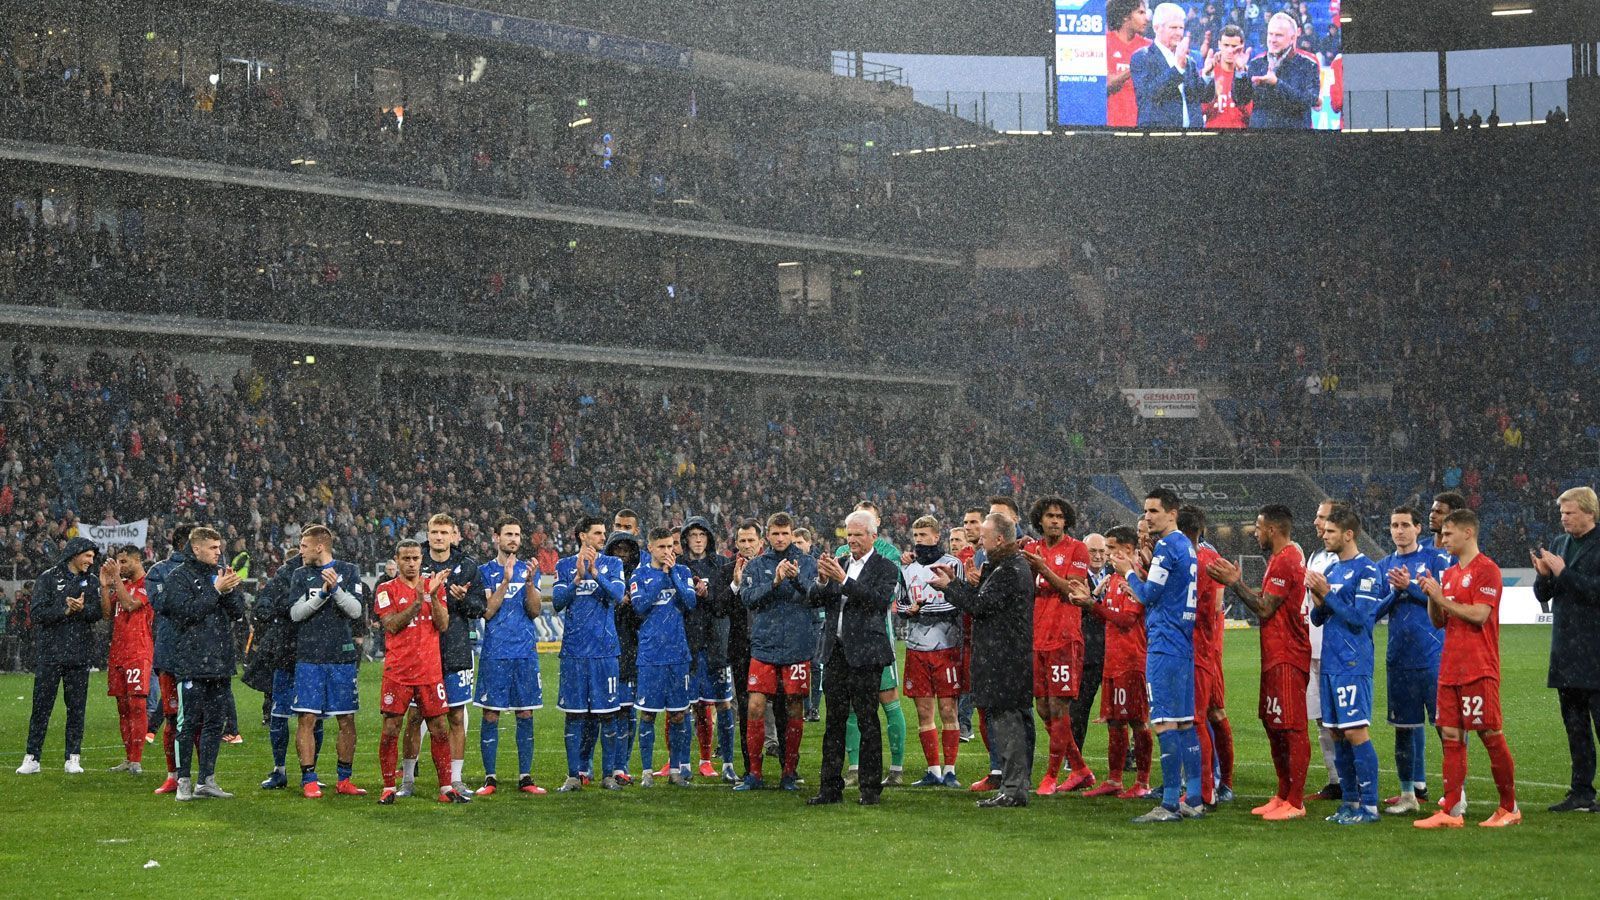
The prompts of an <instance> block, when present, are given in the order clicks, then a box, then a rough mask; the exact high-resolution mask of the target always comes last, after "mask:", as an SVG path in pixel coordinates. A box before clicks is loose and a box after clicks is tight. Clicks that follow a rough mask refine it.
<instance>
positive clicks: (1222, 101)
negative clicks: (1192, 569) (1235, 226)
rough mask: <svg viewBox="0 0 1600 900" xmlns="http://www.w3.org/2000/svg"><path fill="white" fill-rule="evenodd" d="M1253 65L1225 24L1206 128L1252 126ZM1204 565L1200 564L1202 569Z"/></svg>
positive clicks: (1209, 60) (1213, 60)
mask: <svg viewBox="0 0 1600 900" xmlns="http://www.w3.org/2000/svg"><path fill="white" fill-rule="evenodd" d="M1249 65H1250V55H1249V51H1248V50H1246V49H1245V46H1244V32H1243V31H1242V30H1240V28H1239V26H1237V25H1225V26H1223V28H1222V35H1221V37H1219V38H1218V39H1217V49H1216V50H1215V51H1214V52H1211V53H1210V54H1209V55H1208V56H1207V57H1206V72H1207V73H1208V74H1210V75H1211V76H1212V77H1213V79H1214V82H1215V84H1216V96H1215V97H1213V98H1212V99H1210V100H1207V101H1206V102H1205V103H1202V104H1201V105H1200V111H1201V112H1203V113H1204V114H1205V117H1206V127H1207V128H1243V127H1245V126H1246V125H1248V124H1249V123H1250V102H1251V100H1252V99H1254V97H1255V92H1254V87H1253V85H1252V84H1251V83H1250V79H1249V77H1241V78H1235V77H1234V75H1235V73H1241V74H1242V73H1243V72H1244V71H1245V70H1246V69H1247V68H1248V67H1249ZM1204 567H1205V564H1204V563H1202V564H1201V568H1202V569H1203V568H1204Z"/></svg>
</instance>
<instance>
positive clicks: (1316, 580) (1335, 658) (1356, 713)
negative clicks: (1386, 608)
mask: <svg viewBox="0 0 1600 900" xmlns="http://www.w3.org/2000/svg"><path fill="white" fill-rule="evenodd" d="M1360 533H1361V517H1360V516H1358V515H1356V514H1355V511H1354V510H1352V509H1350V507H1348V506H1344V505H1342V504H1340V505H1336V506H1335V507H1334V508H1333V509H1332V510H1330V511H1329V513H1328V516H1327V519H1326V521H1324V522H1323V523H1322V545H1323V547H1325V548H1326V549H1327V550H1328V552H1329V553H1332V554H1333V555H1334V556H1335V557H1336V561H1335V562H1334V563H1333V565H1331V566H1329V567H1328V570H1327V572H1325V573H1323V572H1307V573H1306V588H1307V589H1308V590H1310V591H1311V602H1312V609H1311V619H1312V621H1313V622H1315V623H1316V624H1318V625H1321V626H1322V675H1321V689H1322V723H1323V725H1325V726H1326V727H1328V728H1331V729H1333V730H1334V732H1335V733H1336V739H1337V741H1338V743H1337V744H1336V745H1335V747H1334V762H1335V764H1336V765H1337V766H1338V770H1339V781H1340V789H1341V794H1342V796H1343V799H1344V802H1343V803H1342V804H1341V805H1340V806H1339V811H1338V812H1336V813H1334V814H1333V815H1331V816H1329V817H1328V821H1329V822H1334V823H1336V824H1339V825H1367V824H1371V823H1373V822H1377V821H1378V820H1379V816H1378V751H1377V750H1376V749H1374V748H1373V746H1372V735H1371V726H1372V671H1373V655H1374V654H1373V649H1372V626H1373V624H1374V623H1375V622H1377V621H1378V612H1379V610H1380V609H1381V607H1382V601H1381V600H1380V595H1382V594H1384V593H1386V590H1385V588H1384V587H1383V580H1382V578H1381V576H1379V574H1378V567H1377V565H1375V564H1374V563H1373V562H1372V560H1370V559H1368V558H1366V557H1365V556H1363V555H1362V553H1361V549H1360V547H1359V546H1357V544H1356V536H1357V535H1359V534H1360Z"/></svg>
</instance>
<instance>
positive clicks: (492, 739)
mask: <svg viewBox="0 0 1600 900" xmlns="http://www.w3.org/2000/svg"><path fill="white" fill-rule="evenodd" d="M478 753H479V755H481V756H482V757H483V774H484V775H486V776H493V775H494V773H495V769H496V768H498V766H499V760H498V757H499V756H500V720H499V719H495V720H494V721H493V722H491V721H489V720H488V719H484V720H483V721H482V722H481V723H479V727H478Z"/></svg>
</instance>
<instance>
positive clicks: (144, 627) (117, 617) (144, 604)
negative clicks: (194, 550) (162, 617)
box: [107, 578, 156, 668]
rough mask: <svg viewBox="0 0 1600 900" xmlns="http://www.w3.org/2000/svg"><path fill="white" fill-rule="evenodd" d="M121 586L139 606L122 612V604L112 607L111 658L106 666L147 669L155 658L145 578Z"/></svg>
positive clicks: (114, 603) (153, 614)
mask: <svg viewBox="0 0 1600 900" xmlns="http://www.w3.org/2000/svg"><path fill="white" fill-rule="evenodd" d="M122 585H123V587H125V588H127V589H128V593H130V594H132V595H133V599H134V601H135V602H137V603H138V604H139V607H138V608H137V609H134V610H124V609H123V608H122V606H121V604H119V603H116V602H115V601H113V602H112V606H111V656H110V659H109V660H108V661H107V665H110V666H113V667H115V668H134V667H136V666H139V665H141V664H143V665H145V666H149V664H150V660H151V658H152V657H154V656H155V638H154V636H153V632H152V630H151V629H152V628H154V626H155V620H156V614H155V610H153V609H151V608H150V595H149V594H148V593H146V592H145V587H144V579H143V578H141V579H139V580H138V581H124V582H122Z"/></svg>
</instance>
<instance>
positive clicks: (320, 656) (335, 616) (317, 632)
mask: <svg viewBox="0 0 1600 900" xmlns="http://www.w3.org/2000/svg"><path fill="white" fill-rule="evenodd" d="M323 569H332V570H333V571H334V573H335V574H337V575H338V576H339V582H338V590H344V591H348V592H350V594H351V595H353V596H354V597H355V598H356V600H357V601H358V602H359V603H360V604H361V611H360V612H358V613H356V615H355V617H354V618H352V617H351V616H347V615H345V613H344V610H342V609H340V608H339V604H338V603H337V602H335V601H334V599H333V598H332V597H327V598H326V599H324V598H323V594H324V592H325V590H326V589H325V587H324V584H325V583H324V582H323V580H322V570H323ZM301 600H310V601H311V602H313V603H315V602H317V601H319V600H320V601H321V602H322V606H321V608H319V609H318V610H317V611H316V612H314V613H312V614H311V616H310V618H307V619H302V620H300V622H299V623H298V624H297V625H296V627H295V648H294V658H295V661H296V662H304V663H353V662H355V661H356V659H357V658H358V657H359V656H360V655H361V654H360V653H359V652H358V651H357V650H356V640H355V634H356V632H355V628H354V627H352V626H353V623H354V622H355V621H356V620H358V619H360V618H361V617H362V616H363V615H365V614H366V609H367V586H366V584H364V583H363V582H362V581H361V571H360V570H359V569H357V568H356V566H355V563H349V562H345V561H343V560H338V559H336V560H331V561H329V562H328V563H327V564H326V565H322V566H308V565H302V566H301V567H300V568H298V569H295V570H294V574H293V575H290V576H289V591H288V593H287V594H286V595H285V596H284V597H283V598H282V599H280V600H279V603H280V604H281V606H282V610H283V612H284V614H285V616H286V617H287V615H288V612H289V609H290V608H291V607H293V606H294V605H295V604H296V603H298V602H300V601H301Z"/></svg>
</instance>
